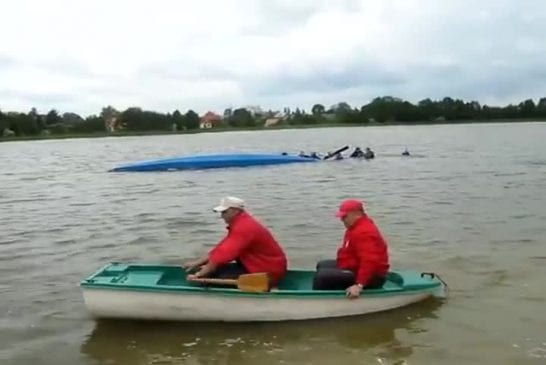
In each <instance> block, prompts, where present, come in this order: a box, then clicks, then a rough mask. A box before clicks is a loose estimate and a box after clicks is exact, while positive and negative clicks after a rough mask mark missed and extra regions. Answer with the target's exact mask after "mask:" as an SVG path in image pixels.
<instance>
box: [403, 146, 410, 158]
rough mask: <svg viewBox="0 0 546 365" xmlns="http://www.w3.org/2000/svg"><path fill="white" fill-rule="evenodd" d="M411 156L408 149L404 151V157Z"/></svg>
mask: <svg viewBox="0 0 546 365" xmlns="http://www.w3.org/2000/svg"><path fill="white" fill-rule="evenodd" d="M409 155H410V153H409V151H408V149H407V148H406V149H405V150H404V152H402V156H409Z"/></svg>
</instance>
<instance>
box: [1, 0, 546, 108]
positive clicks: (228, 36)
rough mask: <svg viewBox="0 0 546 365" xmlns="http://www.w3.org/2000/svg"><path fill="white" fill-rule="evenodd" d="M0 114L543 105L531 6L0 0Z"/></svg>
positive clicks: (542, 68) (540, 32)
mask: <svg viewBox="0 0 546 365" xmlns="http://www.w3.org/2000/svg"><path fill="white" fill-rule="evenodd" d="M0 18H1V20H0V110H4V111H7V110H17V111H24V112H27V111H28V110H30V108H31V107H36V108H38V111H39V112H43V113H45V112H47V111H48V110H50V109H52V108H55V109H57V110H59V111H60V112H66V111H74V112H77V113H80V114H82V115H89V114H95V113H99V112H100V110H101V108H102V107H103V106H106V105H112V106H114V107H115V108H117V109H120V110H123V109H125V108H127V107H129V106H140V107H142V108H144V109H148V110H156V111H161V112H172V111H173V110H175V109H180V110H181V111H182V112H185V111H187V110H188V109H190V108H191V109H194V110H195V111H197V112H199V113H202V112H205V111H207V110H213V111H217V112H222V111H223V109H224V108H226V107H238V106H245V105H261V106H262V108H264V109H269V108H271V109H282V108H283V107H285V106H286V107H291V108H295V107H300V108H305V109H307V110H310V108H311V106H312V105H313V104H314V103H322V104H324V105H325V106H327V107H328V106H330V105H332V104H335V103H337V102H341V101H346V102H348V103H349V104H351V105H352V106H358V107H360V106H361V105H363V104H366V103H368V102H369V101H371V100H372V99H373V98H374V97H376V96H380V95H392V96H398V97H401V98H404V99H406V100H409V101H411V102H417V101H419V100H421V99H424V98H427V97H430V98H431V99H439V98H443V97H444V96H451V97H454V98H462V99H465V100H477V101H480V102H481V103H482V104H483V103H487V104H489V105H504V104H508V103H517V102H519V101H521V100H523V99H526V98H534V99H535V101H537V98H539V97H542V96H546V3H545V2H544V0H473V1H467V0H454V1H448V0H439V1H433V0H429V1H417V0H400V1H389V0H377V1H374V0H363V1H356V0H355V1H352V0H347V1H343V0H331V1H320V0H277V1H275V0H263V1H257V0H256V1H252V0H241V1H236V0H231V1H230V0H217V1H206V0H194V1H190V0H185V1H181V0H180V1H178V0H173V1H162V0H154V1H147V0H131V1H126V0H108V1H106V0H104V1H103V0H93V1H86V2H83V1H75V0H66V1H64V0H57V1H53V0H35V1H32V0H12V1H8V0H4V1H2V3H1V5H0Z"/></svg>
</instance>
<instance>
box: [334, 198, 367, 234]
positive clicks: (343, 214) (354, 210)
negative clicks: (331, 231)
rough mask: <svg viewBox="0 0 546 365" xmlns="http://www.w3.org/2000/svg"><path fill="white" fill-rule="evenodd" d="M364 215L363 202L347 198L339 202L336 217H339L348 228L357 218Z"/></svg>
mask: <svg viewBox="0 0 546 365" xmlns="http://www.w3.org/2000/svg"><path fill="white" fill-rule="evenodd" d="M365 215H366V212H365V210H364V204H363V203H362V202H361V201H360V200H357V199H347V200H344V201H343V202H341V204H340V206H339V210H338V211H337V213H336V217H338V218H339V219H341V221H342V222H343V224H344V225H345V227H347V228H350V227H351V226H352V225H353V224H354V223H355V222H356V220H357V219H358V218H360V217H363V216H365Z"/></svg>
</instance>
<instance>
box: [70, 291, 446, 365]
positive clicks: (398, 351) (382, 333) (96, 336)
mask: <svg viewBox="0 0 546 365" xmlns="http://www.w3.org/2000/svg"><path fill="white" fill-rule="evenodd" d="M440 305H441V302H440V301H439V300H437V299H434V298H431V299H429V300H426V301H423V302H421V303H418V304H415V305H412V306H409V307H405V308H401V309H398V310H393V311H388V312H382V313H377V314H373V315H367V316H357V317H352V318H341V319H339V318H338V319H323V320H312V321H301V322H280V323H244V324H240V323H239V324H236V323H199V322H192V323H187V322H179V323H173V322H144V321H140V322H139V321H121V320H112V321H107V320H100V321H97V322H96V324H95V328H94V330H93V332H92V333H91V335H90V336H89V338H87V339H86V341H85V342H84V343H83V345H82V347H81V351H82V353H83V354H85V355H87V356H89V358H91V359H94V360H97V361H99V363H101V364H112V365H127V364H148V363H150V364H153V363H157V364H175V363H178V361H180V360H181V359H183V360H185V361H187V362H185V363H190V364H217V363H218V364H254V363H255V360H256V358H258V357H259V358H260V361H261V362H263V363H266V364H269V363H271V364H273V363H274V364H277V363H279V362H281V363H294V364H296V363H304V362H305V361H306V359H308V354H311V353H312V354H313V356H312V358H313V359H314V360H313V361H312V362H313V363H317V361H319V362H320V361H325V363H327V360H329V359H335V357H336V354H339V353H347V354H348V356H349V357H350V356H354V357H355V358H359V359H361V360H360V361H362V359H365V358H369V359H378V358H379V359H384V360H388V361H399V360H400V361H401V360H404V359H406V358H407V357H408V356H410V355H411V354H412V353H413V350H412V345H411V344H410V343H404V341H402V340H400V339H399V337H398V336H397V332H399V331H406V332H409V333H419V332H421V331H424V327H422V323H423V319H427V318H429V319H431V318H436V310H437V308H438V307H439V306H440ZM306 354H307V355H306ZM351 354H352V355H351Z"/></svg>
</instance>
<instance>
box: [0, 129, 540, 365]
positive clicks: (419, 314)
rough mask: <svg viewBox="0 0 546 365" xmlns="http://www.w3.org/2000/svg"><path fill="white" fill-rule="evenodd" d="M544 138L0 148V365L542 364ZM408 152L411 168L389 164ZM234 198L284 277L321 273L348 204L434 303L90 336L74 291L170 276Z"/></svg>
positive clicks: (213, 137) (128, 325) (127, 326)
mask: <svg viewBox="0 0 546 365" xmlns="http://www.w3.org/2000/svg"><path fill="white" fill-rule="evenodd" d="M544 141H546V124H544V123H530V124H488V125H457V126H411V127H379V128H372V127H369V128H339V129H315V130H295V131H268V132H232V133H218V134H200V135H187V136H182V135H179V136H153V137H134V138H133V137H127V138H102V139H78V140H60V141H34V142H12V143H1V144H0V158H1V164H0V207H1V209H0V227H1V234H0V363H1V364H33V365H36V364H56V365H57V364H116V365H118V364H120V365H121V364H241V365H244V364H255V363H257V361H261V362H262V363H263V364H332V363H334V362H338V363H341V362H349V361H350V362H351V363H355V364H360V363H362V364H364V363H365V364H432V363H437V364H463V363H464V364H484V363H488V364H545V363H546V282H545V277H546V268H545V267H546V247H545V241H546V196H545V191H546V148H545V147H544V146H545V145H544ZM345 144H350V145H351V146H355V145H360V146H361V147H366V146H370V147H372V149H373V150H374V151H375V152H376V159H375V160H373V161H353V160H345V161H339V162H336V161H332V162H328V163H323V164H305V165H291V166H290V165H288V166H276V167H258V168H248V169H227V170H210V171H194V172H170V173H123V174H122V173H107V172H106V170H108V169H109V168H111V167H113V166H115V165H118V164H122V163H125V162H130V161H135V160H141V159H148V158H156V157H162V156H172V155H183V154H190V153H196V152H203V151H206V152H213V151H214V152H217V151H232V150H246V151H289V152H295V153H296V152H298V151H299V150H300V149H305V150H307V151H310V150H316V151H320V152H326V151H328V150H333V149H335V148H337V147H339V146H343V145H345ZM406 146H407V147H408V148H409V149H410V151H411V152H412V153H413V154H414V156H413V157H410V158H404V157H401V156H400V153H401V152H402V151H403V149H404V148H405V147H406ZM226 194H233V195H237V196H240V197H242V198H244V199H245V200H247V202H248V204H249V206H250V210H251V211H252V212H253V213H254V214H255V215H257V216H258V217H259V218H261V219H262V220H263V221H264V222H265V223H266V224H267V225H268V226H270V227H271V228H272V229H273V230H274V233H275V234H276V235H277V236H278V238H279V239H280V241H281V242H282V243H283V245H284V246H285V248H286V250H287V252H288V254H289V257H290V264H291V266H293V267H306V268H311V267H314V264H315V262H316V261H317V260H319V259H323V258H330V257H333V255H334V254H335V250H336V247H337V245H338V243H339V240H340V239H341V236H342V234H343V227H342V225H341V224H340V222H338V221H337V220H336V219H335V218H334V217H333V213H334V212H335V209H336V207H337V205H338V204H339V202H340V200H342V199H343V198H346V197H349V196H351V197H352V196H354V197H359V198H362V199H364V200H365V201H366V202H367V204H368V209H369V212H370V214H371V215H372V216H373V217H374V219H375V220H376V222H377V223H378V224H379V226H380V227H381V229H382V230H383V232H384V233H385V235H386V237H387V238H388V240H389V244H390V252H391V261H392V264H393V266H394V267H397V268H415V269H419V270H423V271H424V270H426V271H435V272H437V273H439V274H440V275H441V276H442V278H443V279H444V280H446V281H447V282H448V284H449V286H450V297H449V299H448V300H447V301H443V302H438V301H436V300H432V301H427V302H423V303H421V304H417V305H414V306H411V307H408V308H404V309H401V310H396V311H392V312H389V313H382V314H378V315H373V316H367V317H358V318H352V319H342V320H324V321H311V322H302V323H280V324H263V325H256V324H247V325H227V324H226V325H217V324H216V325H212V324H184V323H146V324H144V323H139V322H127V321H115V322H113V321H104V322H96V321H94V320H93V319H91V318H89V316H88V314H87V312H86V310H85V307H84V305H83V301H82V298H81V293H80V289H79V287H78V282H79V280H81V279H82V278H83V277H85V276H87V275H89V274H90V273H92V272H94V271H95V270H96V269H97V268H99V267H100V266H102V265H103V264H105V263H106V262H108V261H113V260H117V261H121V260H131V261H146V262H167V263H173V262H182V261H184V260H186V259H188V258H191V257H194V256H197V255H199V254H201V253H202V252H203V251H204V250H206V249H208V248H209V247H211V246H212V245H214V244H215V243H216V242H217V241H218V240H219V239H220V238H221V237H222V236H223V235H224V233H225V230H224V225H223V222H222V221H221V220H219V219H218V217H217V216H215V215H214V214H213V213H212V212H211V207H212V206H214V205H215V204H217V202H218V200H219V199H220V198H221V197H222V196H223V195H226Z"/></svg>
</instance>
